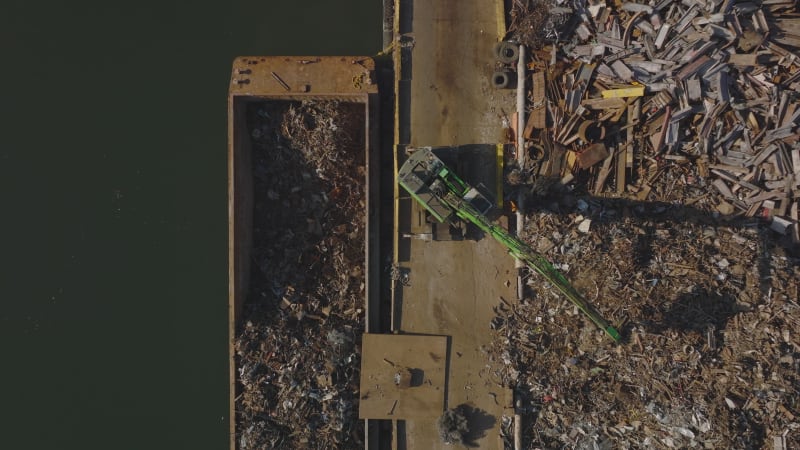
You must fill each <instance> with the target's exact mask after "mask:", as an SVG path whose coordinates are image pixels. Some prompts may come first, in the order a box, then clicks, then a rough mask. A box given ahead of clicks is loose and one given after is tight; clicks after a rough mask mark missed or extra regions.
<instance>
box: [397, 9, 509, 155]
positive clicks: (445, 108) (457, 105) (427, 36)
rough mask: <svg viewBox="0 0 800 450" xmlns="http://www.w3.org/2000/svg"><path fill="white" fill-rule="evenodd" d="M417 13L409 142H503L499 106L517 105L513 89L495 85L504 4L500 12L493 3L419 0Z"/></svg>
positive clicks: (412, 33)
mask: <svg viewBox="0 0 800 450" xmlns="http://www.w3.org/2000/svg"><path fill="white" fill-rule="evenodd" d="M403 6H404V5H403V4H402V3H401V8H402V7H403ZM498 10H499V11H498ZM412 13H413V21H412V25H411V27H410V29H411V30H410V33H408V34H409V35H410V36H412V37H413V39H414V48H413V50H412V51H411V60H410V61H409V62H408V64H409V65H410V66H411V70H410V72H411V80H410V90H411V102H410V103H411V104H410V141H409V142H408V143H409V144H411V145H414V146H416V145H431V146H438V145H460V144H474V143H484V142H501V138H502V133H500V131H501V121H502V119H501V116H502V111H501V108H500V107H499V106H500V104H503V103H508V105H510V106H513V105H514V103H513V95H514V91H513V90H511V89H503V90H501V89H494V88H493V87H492V86H491V83H490V78H491V76H492V73H494V70H495V59H494V55H493V48H494V45H495V43H497V36H498V35H499V34H500V28H501V26H502V24H503V17H502V3H500V8H498V3H497V2H492V1H488V2H487V1H479V0H467V1H465V0H437V1H427V0H426V1H421V0H416V1H414V2H413V10H412ZM401 15H402V13H401ZM498 15H499V16H500V17H498ZM505 110H506V111H508V112H509V113H510V112H511V110H509V109H508V108H506V109H505ZM401 134H402V133H401Z"/></svg>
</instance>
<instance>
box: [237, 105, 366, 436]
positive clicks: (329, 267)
mask: <svg viewBox="0 0 800 450" xmlns="http://www.w3.org/2000/svg"><path fill="white" fill-rule="evenodd" d="M359 106H360V105H357V104H348V103H338V102H333V101H326V102H323V101H317V102H302V103H301V102H288V101H287V102H277V101H270V102H265V103H254V104H252V105H249V111H248V118H249V123H248V127H249V129H250V131H251V136H252V144H253V151H252V164H253V174H254V187H255V198H254V200H255V201H254V207H255V210H254V224H253V226H254V236H253V240H254V243H253V252H252V257H253V273H252V276H251V286H250V292H249V296H248V299H247V301H246V303H245V306H244V311H243V314H242V321H241V322H242V328H241V329H239V330H237V337H236V343H235V350H236V366H237V373H236V377H237V380H236V381H237V389H238V392H237V397H236V421H237V425H236V429H237V431H238V432H239V435H238V436H237V437H236V442H237V445H238V447H239V448H240V449H242V450H248V449H261V448H351V447H357V446H360V445H362V443H361V436H363V422H362V421H360V420H358V415H357V402H358V395H357V391H358V387H359V368H360V350H359V344H358V342H359V338H358V337H359V336H360V335H361V333H362V332H363V327H364V322H363V316H364V309H363V308H364V297H365V292H364V284H365V278H364V270H365V256H364V254H365V253H364V242H365V241H364V236H365V235H364V233H365V225H366V224H365V211H366V205H365V166H364V164H365V159H364V149H365V142H364V136H365V130H364V123H365V120H364V111H363V107H359Z"/></svg>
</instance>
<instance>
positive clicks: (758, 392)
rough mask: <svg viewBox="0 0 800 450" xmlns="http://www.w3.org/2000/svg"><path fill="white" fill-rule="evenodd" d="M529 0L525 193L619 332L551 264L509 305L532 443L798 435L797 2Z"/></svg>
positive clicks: (504, 314)
mask: <svg viewBox="0 0 800 450" xmlns="http://www.w3.org/2000/svg"><path fill="white" fill-rule="evenodd" d="M532 3H533V2H531V1H523V0H517V1H515V2H513V4H514V8H515V9H516V13H512V18H513V19H514V20H515V22H514V24H516V25H515V26H512V27H510V32H511V34H510V37H511V38H512V39H515V40H516V41H517V42H522V43H524V44H526V45H532V46H533V48H532V49H531V51H529V54H532V56H531V58H530V60H529V61H528V65H527V69H528V70H529V72H530V73H529V74H528V78H527V79H528V80H529V81H528V82H527V85H528V87H529V90H528V92H527V93H526V94H527V110H528V117H527V120H526V122H527V123H526V125H527V126H526V127H525V130H524V135H525V139H526V143H527V144H528V148H526V154H529V155H530V156H531V158H530V159H529V160H528V162H527V163H526V165H525V167H516V168H511V170H510V171H509V175H510V177H508V180H509V181H513V186H509V190H510V191H513V192H512V195H510V196H509V200H513V201H516V199H517V197H516V195H517V192H519V191H520V190H523V192H524V196H525V197H526V200H525V201H524V202H523V207H524V209H525V213H526V224H525V228H524V229H523V230H522V232H521V235H522V236H523V238H525V239H526V240H527V241H528V242H529V243H531V245H532V246H533V248H536V249H538V251H540V252H541V253H542V254H543V255H544V256H545V257H546V258H548V259H549V260H550V261H552V262H554V263H555V264H556V266H557V267H559V268H560V269H561V270H562V271H563V272H565V273H566V275H567V277H568V278H569V279H570V280H571V281H572V282H573V283H574V284H575V286H576V287H577V288H578V290H580V291H581V292H582V293H584V294H585V295H586V297H587V298H588V299H589V300H590V301H591V302H592V303H593V304H594V305H595V306H597V307H598V309H599V310H600V311H601V312H602V314H603V315H604V317H605V318H606V319H608V320H609V321H610V322H612V323H613V324H614V325H616V326H617V327H618V328H619V329H620V331H621V332H622V334H623V342H622V343H621V344H613V343H612V342H610V341H609V340H608V339H607V338H606V337H605V336H604V334H603V333H602V331H600V330H598V329H596V328H594V327H593V326H592V324H591V323H589V322H588V321H586V320H585V319H584V318H583V316H582V315H580V314H579V313H578V312H577V311H576V310H575V309H574V307H573V306H572V304H571V303H570V302H569V301H567V300H566V299H565V298H564V297H563V296H561V295H559V294H558V292H556V291H555V290H554V289H552V288H551V287H550V286H549V285H547V284H546V283H544V282H542V280H541V278H540V277H538V276H536V275H535V274H532V275H530V277H529V278H528V280H527V290H526V296H525V298H524V299H523V300H522V301H521V302H519V303H514V302H503V303H501V304H500V305H499V306H498V308H497V317H496V318H495V320H494V322H493V324H492V325H493V326H492V328H493V332H494V333H495V336H496V339H495V345H494V347H493V351H492V353H491V357H492V358H495V359H496V360H499V361H502V362H503V363H505V369H504V370H502V371H499V372H497V373H495V377H494V379H495V381H496V382H498V383H500V384H503V385H506V386H510V387H513V388H514V389H515V391H516V393H517V395H518V397H520V398H522V399H524V401H523V402H522V404H521V409H522V412H523V414H524V417H525V423H524V427H523V430H524V431H523V433H524V442H525V445H524V446H523V448H529V449H536V448H538V449H543V448H578V449H597V448H600V449H612V448H613V449H632V448H742V449H761V448H770V449H775V450H784V449H789V448H800V418H799V417H798V415H800V376H798V373H800V305H799V304H798V298H800V292H799V290H800V264H798V263H800V260H799V259H798V258H797V256H798V253H797V252H798V242H799V239H798V236H799V235H798V232H799V231H798V226H799V225H798V206H799V205H800V203H799V201H800V185H799V184H798V183H799V182H800V175H799V174H800V144H798V136H800V130H798V125H800V108H798V107H797V106H798V94H797V92H798V88H800V84H799V83H798V80H800V59H799V58H798V55H799V54H800V53H799V51H800V31H798V30H800V28H798V26H799V25H800V11H798V9H797V4H796V2H788V1H782V0H775V1H769V2H768V1H764V2H747V1H736V0H730V1H695V0H688V1H682V2H681V1H669V0H665V1H658V2H650V3H645V2H640V3H635V2H611V1H590V2H550V3H549V5H550V8H551V11H554V12H555V13H557V14H563V13H564V12H565V10H569V17H570V19H569V20H560V19H559V20H556V19H550V20H549V22H548V23H557V24H559V25H558V26H559V27H560V28H559V30H558V34H553V33H552V32H551V31H552V30H549V29H548V30H549V31H548V30H545V28H542V30H544V31H547V32H548V33H550V34H549V35H548V34H546V33H544V34H543V33H526V32H525V30H526V28H525V27H520V26H519V24H524V23H527V22H526V20H527V21H528V22H537V23H539V22H541V21H542V19H541V18H540V17H538V16H531V17H526V16H525V14H527V13H528V11H530V9H529V8H528V7H525V8H523V6H526V5H530V4H532ZM537 14H539V15H540V12H537ZM528 30H530V29H529V28H528ZM556 38H557V39H556ZM508 68H509V69H513V66H512V65H509V67H508ZM531 86H532V89H530V87H531Z"/></svg>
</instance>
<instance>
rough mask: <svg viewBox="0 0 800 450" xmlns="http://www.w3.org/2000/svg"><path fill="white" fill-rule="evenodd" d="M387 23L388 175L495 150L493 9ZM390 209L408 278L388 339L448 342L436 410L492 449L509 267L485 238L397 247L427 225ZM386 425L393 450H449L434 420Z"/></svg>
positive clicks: (510, 287) (481, 174)
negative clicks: (427, 150)
mask: <svg viewBox="0 0 800 450" xmlns="http://www.w3.org/2000/svg"><path fill="white" fill-rule="evenodd" d="M395 13H396V16H395V17H396V19H395V41H396V46H397V47H396V50H397V51H395V52H394V63H395V71H396V72H395V73H396V74H397V75H398V76H397V81H396V85H395V88H396V91H395V92H396V94H397V95H396V98H397V101H396V105H395V114H396V121H395V122H396V126H397V128H396V130H395V131H396V132H395V136H396V138H395V139H396V142H395V143H396V145H395V158H396V160H395V164H396V168H397V167H399V166H400V165H401V164H402V163H403V161H404V160H405V149H406V148H407V147H409V146H412V147H413V146H457V145H466V144H496V143H501V142H503V141H504V140H505V138H504V135H503V125H502V121H503V115H504V113H507V114H510V113H511V112H512V111H513V109H514V98H513V95H514V94H513V91H512V90H497V89H494V88H493V87H492V86H491V84H490V77H491V74H492V73H493V71H494V67H495V58H494V56H493V47H494V45H495V44H496V43H497V42H498V40H499V39H500V37H501V36H502V35H503V34H504V31H505V25H504V16H503V2H502V0H498V1H496V2H485V1H478V0H458V1H457V0H438V1H433V2H429V1H424V2H423V1H413V0H412V1H399V0H398V2H397V3H396V8H395ZM508 118H509V119H510V117H508ZM496 162H497V160H496V159H495V160H493V161H492V160H490V161H489V163H488V164H486V165H485V166H483V167H481V166H480V164H476V163H474V162H473V163H472V164H471V167H468V168H469V169H470V170H469V171H470V172H471V173H472V174H473V179H472V180H469V181H470V182H482V181H489V180H494V182H495V183H496V178H493V177H496V170H497V167H496ZM467 166H470V163H467ZM395 172H396V170H395ZM488 185H489V184H487V186H488ZM395 208H396V216H395V230H394V231H395V233H394V234H395V236H396V242H395V252H394V254H395V258H396V263H397V264H398V265H399V267H400V268H401V269H402V270H403V271H404V272H406V273H408V276H409V278H408V284H407V285H406V286H398V287H397V288H396V289H395V291H394V295H393V300H394V313H395V314H394V317H393V331H395V332H397V333H403V334H423V335H438V336H447V337H448V360H447V374H446V377H447V378H446V389H445V408H452V407H455V406H458V405H461V404H466V405H468V406H469V407H471V408H472V411H474V412H475V414H473V417H472V419H471V422H470V425H471V430H472V432H471V434H470V436H469V441H470V442H469V444H470V445H471V446H472V447H473V448H482V449H502V448H503V445H502V441H501V439H500V436H499V434H500V425H501V420H502V416H503V415H504V414H505V415H513V410H512V409H511V405H512V399H511V394H510V392H509V391H508V390H506V389H503V388H502V387H501V386H499V385H498V384H497V383H496V382H495V381H493V380H492V377H491V375H490V374H491V373H492V372H493V371H494V370H496V369H498V367H496V365H495V364H496V363H497V362H496V361H495V362H492V361H489V359H488V357H487V354H486V348H487V347H488V345H489V344H490V342H491V335H490V333H491V331H490V321H491V319H492V317H494V313H493V310H492V308H493V307H494V306H496V305H497V304H498V303H499V302H500V298H501V297H503V298H505V299H507V300H513V299H515V296H516V293H515V289H516V271H515V269H514V261H513V259H512V258H511V257H510V256H508V255H507V254H506V252H505V251H504V250H503V248H502V247H501V246H499V245H497V244H496V243H495V242H494V241H493V240H492V239H490V238H487V237H485V238H483V239H479V240H474V239H473V240H470V239H465V240H450V241H440V240H433V241H426V240H422V239H409V238H404V237H403V234H409V233H415V234H420V233H425V232H429V231H430V224H428V223H425V222H424V215H423V214H422V210H421V208H420V207H418V206H417V205H416V203H415V202H413V200H412V199H411V198H410V197H408V196H407V195H405V193H404V192H402V191H401V190H398V191H396V192H395ZM444 228H445V230H446V226H445V227H444ZM441 229H442V225H439V230H441ZM394 425H395V426H394V427H393V428H394V432H393V445H392V447H393V448H397V449H414V448H426V449H439V448H442V449H444V448H452V446H447V445H445V444H444V443H443V442H442V440H441V439H440V437H439V433H438V429H437V425H436V421H435V420H431V419H429V418H420V419H409V420H399V421H395V422H394Z"/></svg>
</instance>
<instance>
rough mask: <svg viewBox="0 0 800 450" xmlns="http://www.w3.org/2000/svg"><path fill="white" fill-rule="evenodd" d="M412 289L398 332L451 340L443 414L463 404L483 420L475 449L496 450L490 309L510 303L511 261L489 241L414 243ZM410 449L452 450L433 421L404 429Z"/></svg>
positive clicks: (499, 395)
mask: <svg viewBox="0 0 800 450" xmlns="http://www.w3.org/2000/svg"><path fill="white" fill-rule="evenodd" d="M405 266H407V267H408V269H409V271H410V283H409V285H408V286H405V287H404V288H403V296H402V298H403V300H402V301H403V304H402V309H401V317H400V318H399V319H400V321H399V323H400V327H401V330H402V331H403V332H413V333H431V334H447V335H449V336H451V349H450V364H449V367H450V370H449V373H448V392H447V399H446V407H447V408H452V407H455V406H457V405H460V404H468V405H470V406H472V407H473V408H474V409H475V411H478V412H479V414H480V415H482V416H483V417H484V418H485V420H484V421H483V424H481V425H480V427H481V428H482V429H479V430H477V433H476V435H475V442H474V444H475V445H477V446H478V448H484V449H495V448H498V449H499V448H502V447H501V446H498V445H499V444H498V437H497V436H498V434H499V431H498V430H499V426H500V420H501V417H502V415H503V414H504V413H508V411H509V409H508V408H509V407H510V406H511V405H510V401H507V398H506V395H507V394H506V392H505V391H506V390H505V389H503V388H502V387H501V386H499V385H497V384H496V383H495V381H493V380H492V379H491V377H490V373H491V372H492V371H493V370H492V369H495V368H496V367H495V366H494V364H496V362H491V361H489V360H488V359H487V356H486V352H485V348H486V346H488V345H489V343H490V342H491V336H490V322H491V320H492V317H494V311H493V307H494V306H496V305H497V304H498V303H499V301H500V300H499V299H500V297H501V296H502V297H504V298H506V299H509V300H510V299H513V298H514V295H515V289H516V271H515V268H514V262H513V259H512V258H511V257H510V256H509V255H508V254H506V252H505V251H504V250H503V248H502V246H500V245H498V244H497V243H496V242H495V241H494V240H493V239H491V238H488V237H486V238H483V239H482V240H480V241H477V242H475V241H445V242H425V241H418V240H413V241H412V243H411V260H410V262H409V263H407V264H406V265H405ZM406 440H407V443H408V448H430V449H437V448H442V449H444V448H449V447H447V446H445V445H444V444H443V443H442V442H441V440H440V439H439V437H438V430H437V428H436V421H435V420H419V419H415V420H409V421H408V422H407V423H406Z"/></svg>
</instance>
